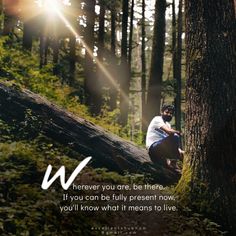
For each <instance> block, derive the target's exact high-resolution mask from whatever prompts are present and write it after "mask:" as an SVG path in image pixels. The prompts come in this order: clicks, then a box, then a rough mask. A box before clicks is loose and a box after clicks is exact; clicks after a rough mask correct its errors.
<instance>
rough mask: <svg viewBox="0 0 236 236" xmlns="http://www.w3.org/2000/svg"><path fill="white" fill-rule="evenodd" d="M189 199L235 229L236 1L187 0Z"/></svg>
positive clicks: (184, 186)
mask: <svg viewBox="0 0 236 236" xmlns="http://www.w3.org/2000/svg"><path fill="white" fill-rule="evenodd" d="M185 11H186V56H187V58H186V60H187V91H186V99H187V101H186V126H185V127H186V158H185V161H184V167H183V175H182V178H181V180H180V182H179V184H178V186H177V191H178V193H179V195H180V197H181V198H182V201H183V202H184V203H185V204H189V206H191V207H193V208H195V209H197V210H198V211H200V212H204V213H207V214H208V216H211V217H212V218H213V219H215V220H216V221H218V222H219V223H220V224H222V225H224V226H225V228H227V229H228V230H230V231H231V232H233V231H235V230H236V224H235V222H236V40H235V39H236V34H235V33H236V27H235V12H234V1H233V0H219V1H214V0H208V1H205V0H199V1H195V0H186V1H185Z"/></svg>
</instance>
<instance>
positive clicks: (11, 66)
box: [0, 37, 127, 137]
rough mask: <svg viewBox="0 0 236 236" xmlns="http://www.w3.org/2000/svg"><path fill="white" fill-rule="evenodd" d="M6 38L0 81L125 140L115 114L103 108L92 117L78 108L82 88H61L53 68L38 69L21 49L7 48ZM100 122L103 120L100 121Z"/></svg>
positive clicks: (0, 55) (0, 60) (0, 41)
mask: <svg viewBox="0 0 236 236" xmlns="http://www.w3.org/2000/svg"><path fill="white" fill-rule="evenodd" d="M7 40H8V37H3V38H1V39H0V68H1V69H0V81H4V82H8V83H10V84H13V83H14V84H17V85H19V86H20V87H23V88H27V89H29V90H31V91H33V92H35V93H38V94H40V95H42V96H44V97H46V98H47V99H49V100H50V101H52V102H54V103H55V104H57V105H59V106H61V107H63V108H66V109H67V110H69V111H71V112H73V113H75V114H76V115H79V116H80V117H81V118H84V119H86V120H89V121H91V122H93V123H95V124H98V125H100V126H102V127H104V128H105V129H107V130H110V131H111V132H113V133H115V134H118V135H120V136H123V137H127V136H126V134H125V132H123V131H122V129H121V127H120V126H119V125H118V124H117V123H116V121H117V116H118V115H117V111H113V112H109V111H108V109H107V108H105V107H104V109H103V112H102V114H101V116H100V117H92V116H91V115H90V114H89V111H88V108H87V107H86V106H85V105H83V104H81V94H82V91H81V88H79V87H78V88H74V87H70V86H68V85H66V84H63V81H62V80H61V78H59V77H57V76H54V75H52V70H53V68H52V65H46V66H44V67H43V68H42V69H39V63H38V61H39V59H38V57H37V56H35V55H34V54H33V55H31V54H29V53H28V52H26V51H23V50H22V48H21V45H19V44H17V43H14V44H13V45H10V46H9V45H8V44H7V43H6V41H7ZM101 118H102V119H101Z"/></svg>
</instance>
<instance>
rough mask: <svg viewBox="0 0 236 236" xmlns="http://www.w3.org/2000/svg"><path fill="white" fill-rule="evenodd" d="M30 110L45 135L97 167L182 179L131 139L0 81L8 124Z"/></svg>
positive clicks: (164, 180)
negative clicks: (90, 158) (89, 157)
mask: <svg viewBox="0 0 236 236" xmlns="http://www.w3.org/2000/svg"><path fill="white" fill-rule="evenodd" d="M29 113H30V116H33V117H36V123H37V124H36V125H37V126H38V127H40V132H42V133H43V134H44V135H45V136H47V137H49V138H51V139H53V140H55V141H56V142H58V143H60V144H63V145H66V146H69V147H70V148H71V149H73V150H75V151H77V152H79V153H81V154H83V155H85V156H92V158H93V160H94V163H96V165H97V166H100V167H105V168H107V169H109V170H113V171H117V172H119V173H121V172H123V173H124V172H125V171H128V172H130V173H143V174H150V175H151V177H152V178H153V179H154V180H155V181H156V182H158V183H160V184H172V183H174V182H176V181H177V180H178V178H179V175H178V174H177V173H175V172H173V171H171V170H169V169H165V168H163V167H162V166H157V165H154V164H153V163H152V162H151V160H150V158H149V156H148V153H147V151H146V150H145V149H143V148H140V147H137V146H136V145H135V144H133V143H132V142H129V141H127V140H124V139H122V138H120V137H118V136H116V135H114V134H112V133H109V132H107V131H105V130H104V129H102V128H101V127H99V126H97V125H94V124H93V123H91V122H89V121H87V120H85V119H82V118H80V117H78V116H76V115H74V114H72V113H70V112H68V111H66V110H64V109H62V108H59V107H58V106H56V105H55V104H53V103H51V102H49V101H48V100H46V99H45V98H43V97H41V96H39V95H37V94H35V93H33V92H31V91H29V90H25V89H20V88H18V87H17V86H14V85H13V86H7V85H6V84H3V83H0V118H1V119H2V120H4V121H5V122H7V123H11V122H12V121H13V120H14V121H15V122H17V123H20V122H25V120H26V116H29ZM34 122H35V121H34ZM33 125H34V124H33ZM33 125H32V126H33Z"/></svg>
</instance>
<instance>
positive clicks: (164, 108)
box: [161, 104, 175, 113]
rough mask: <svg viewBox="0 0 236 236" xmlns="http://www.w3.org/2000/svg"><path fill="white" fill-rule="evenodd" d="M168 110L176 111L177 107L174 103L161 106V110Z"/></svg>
mask: <svg viewBox="0 0 236 236" xmlns="http://www.w3.org/2000/svg"><path fill="white" fill-rule="evenodd" d="M166 110H168V111H172V112H173V113H174V112H175V107H174V106H173V105H167V104H164V105H163V106H162V108H161V112H164V111H166Z"/></svg>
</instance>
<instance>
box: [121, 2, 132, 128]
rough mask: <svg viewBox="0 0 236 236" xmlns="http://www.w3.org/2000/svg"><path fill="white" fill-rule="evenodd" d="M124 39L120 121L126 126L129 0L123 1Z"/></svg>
mask: <svg viewBox="0 0 236 236" xmlns="http://www.w3.org/2000/svg"><path fill="white" fill-rule="evenodd" d="M122 4H123V5H122V13H123V15H122V39H121V64H120V67H121V68H120V72H121V74H120V119H119V123H120V124H121V125H122V126H125V125H126V124H127V122H128V113H129V85H130V78H129V77H130V73H129V65H128V54H127V52H128V39H127V38H128V31H127V30H128V15H129V0H123V3H122Z"/></svg>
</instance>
